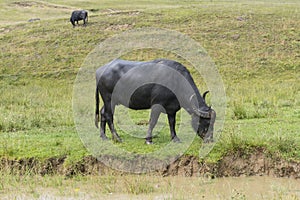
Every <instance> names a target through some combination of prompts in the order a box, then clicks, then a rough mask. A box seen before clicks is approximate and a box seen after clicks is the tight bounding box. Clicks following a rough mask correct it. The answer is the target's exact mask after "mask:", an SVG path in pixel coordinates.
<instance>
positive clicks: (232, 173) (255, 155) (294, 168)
mask: <svg viewBox="0 0 300 200" xmlns="http://www.w3.org/2000/svg"><path fill="white" fill-rule="evenodd" d="M65 162H66V158H65V157H62V158H50V159H46V160H44V161H39V160H36V159H34V158H28V159H19V160H11V159H6V158H2V159H1V163H0V171H5V172H9V173H16V174H25V173H27V174H28V173H30V174H39V175H52V174H53V175H54V174H59V175H64V176H68V177H69V176H74V175H79V174H80V175H107V174H114V175H118V174H119V175H122V174H126V172H121V171H116V170H112V169H111V168H110V167H108V166H106V165H104V164H103V163H102V162H100V161H98V160H97V159H96V158H94V157H92V156H87V157H85V158H84V159H83V160H81V161H80V162H77V163H75V164H72V165H66V164H65ZM154 162H155V161H154ZM156 162H159V161H156ZM152 164H153V163H152ZM151 173H152V174H157V175H160V176H185V177H211V178H216V177H239V176H254V175H256V176H264V175H268V176H272V177H291V178H296V179H299V178H300V162H295V161H286V160H283V159H279V158H270V157H269V156H267V155H266V154H265V153H264V151H263V150H262V149H257V150H255V151H254V152H252V153H251V154H248V155H245V154H243V153H241V152H240V151H237V152H235V153H230V154H228V155H226V156H224V157H223V159H221V160H220V161H219V162H218V163H214V164H211V163H207V162H204V161H199V159H198V157H194V156H182V157H180V158H178V159H176V160H175V161H173V162H172V163H171V164H166V165H163V166H162V167H161V168H160V169H159V170H156V171H154V172H151Z"/></svg>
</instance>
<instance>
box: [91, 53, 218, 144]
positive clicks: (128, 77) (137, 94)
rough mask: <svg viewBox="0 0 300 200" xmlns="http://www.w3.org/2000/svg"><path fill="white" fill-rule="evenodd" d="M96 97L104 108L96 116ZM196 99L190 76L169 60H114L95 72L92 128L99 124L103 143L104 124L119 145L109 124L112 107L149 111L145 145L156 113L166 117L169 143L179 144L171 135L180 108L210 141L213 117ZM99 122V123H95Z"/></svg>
mask: <svg viewBox="0 0 300 200" xmlns="http://www.w3.org/2000/svg"><path fill="white" fill-rule="evenodd" d="M99 94H100V95H101V97H102V99H103V102H104V106H103V107H102V108H101V111H100V113H99ZM206 94H207V92H204V94H203V96H201V95H200V93H199V91H198V89H197V87H196V84H195V83H194V80H193V78H192V76H191V75H190V72H189V71H188V70H187V69H186V68H185V67H184V66H183V65H182V64H180V63H178V62H176V61H173V60H166V59H158V60H153V61H149V62H136V61H126V60H120V59H116V60H113V61H112V62H110V63H108V64H106V65H104V66H102V67H100V68H99V69H98V70H97V71H96V113H95V124H96V127H98V124H99V121H100V136H101V138H102V139H104V140H106V139H107V137H106V135H105V125H106V123H107V124H108V126H109V128H110V131H111V133H112V135H113V139H114V140H116V141H119V142H121V141H122V140H121V138H120V137H119V135H118V134H117V132H116V130H115V128H114V124H113V113H114V109H115V106H116V105H118V104H122V105H124V106H126V107H129V108H131V109H135V110H141V109H151V115H150V122H149V129H148V133H147V135H146V143H147V144H151V143H152V130H153V128H154V126H155V124H156V123H157V119H158V117H159V115H160V113H161V112H162V113H166V114H167V115H168V120H169V125H170V132H171V139H172V140H173V141H174V142H179V141H180V140H179V138H178V137H177V135H176V132H175V119H176V112H177V111H178V110H179V109H180V108H181V107H183V108H184V109H185V110H186V111H187V112H188V113H189V114H190V115H191V116H192V127H193V128H194V130H195V132H196V133H197V134H198V135H199V136H200V137H201V138H203V139H204V142H211V141H213V127H214V123H215V119H216V113H215V111H214V110H213V109H211V108H210V107H209V106H207V104H206V102H205V95H206ZM99 118H100V119H99Z"/></svg>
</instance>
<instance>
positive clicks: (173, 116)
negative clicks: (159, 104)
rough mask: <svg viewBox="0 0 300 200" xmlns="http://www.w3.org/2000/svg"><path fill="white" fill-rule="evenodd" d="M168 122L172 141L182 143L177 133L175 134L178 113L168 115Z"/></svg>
mask: <svg viewBox="0 0 300 200" xmlns="http://www.w3.org/2000/svg"><path fill="white" fill-rule="evenodd" d="M168 121H169V126H170V132H171V139H172V141H173V142H180V139H179V138H178V137H177V135H176V132H175V124H176V113H173V114H168Z"/></svg>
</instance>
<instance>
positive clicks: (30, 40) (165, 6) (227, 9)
mask: <svg viewBox="0 0 300 200" xmlns="http://www.w3.org/2000/svg"><path fill="white" fill-rule="evenodd" d="M0 5H1V7H0V11H1V13H2V15H3V16H6V17H5V18H3V19H2V20H1V22H0V48H1V53H0V59H1V63H0V85H1V87H0V94H1V95H0V158H1V157H2V158H9V159H20V158H37V159H41V160H44V159H47V158H51V157H67V161H68V162H67V163H69V164H72V163H74V162H77V161H80V160H81V159H82V158H83V157H84V156H86V155H90V152H88V151H87V150H86V149H85V147H84V146H83V144H82V142H81V140H80V138H79V136H78V134H77V132H76V129H75V125H74V121H73V111H72V95H73V84H74V81H75V78H76V74H77V72H78V70H79V69H80V67H81V65H82V63H83V62H84V59H85V57H86V56H87V55H88V53H89V52H91V51H92V50H93V49H94V48H95V47H96V45H97V44H99V43H100V42H102V41H104V40H105V39H108V38H110V37H111V36H113V35H115V34H119V33H121V32H123V31H127V30H131V29H135V28H144V27H156V28H164V29H170V30H176V31H179V32H181V33H183V34H185V35H187V36H189V37H191V38H192V39H194V40H196V41H197V42H198V43H200V44H201V45H202V46H203V47H204V48H205V49H206V51H207V52H208V54H209V55H210V57H211V58H212V59H213V60H214V62H215V64H216V66H217V69H218V71H219V73H220V75H221V77H222V79H223V82H224V86H225V90H226V95H227V108H226V120H225V125H224V130H223V132H222V134H221V137H220V139H219V141H218V142H217V144H216V145H215V147H214V149H213V150H212V152H211V153H210V154H209V155H208V156H207V157H205V158H204V159H206V160H207V161H208V162H217V161H218V160H220V159H221V158H222V157H223V156H224V155H225V154H227V153H230V152H234V151H237V150H243V151H244V152H245V153H247V152H249V151H250V152H251V150H252V149H255V148H257V147H259V148H261V147H263V148H264V149H266V152H267V153H268V155H269V156H271V157H272V156H274V157H280V158H283V159H286V160H295V161H298V162H299V161H300V131H299V130H300V101H299V99H300V81H299V74H300V40H299V39H300V35H299V33H300V12H299V11H300V3H299V2H298V1H296V0H290V1H288V2H286V3H282V2H281V1H267V0H264V1H263V0H262V1H237V0H236V1H228V2H227V1H214V0H212V1H167V0H166V1H164V0H158V1H130V3H129V2H127V1H118V0H114V1H87V2H85V3H83V2H82V1H79V0H78V1H77V0H73V1H70V0H67V1H59V0H51V1H16V2H13V1H5V0H1V1H0ZM76 8H82V9H87V10H89V14H90V16H89V22H88V25H87V26H86V27H83V26H79V27H76V28H72V26H71V24H70V23H69V17H70V13H71V11H72V10H74V9H76ZM32 18H40V20H39V21H35V22H32V23H30V22H27V21H28V20H29V19H32ZM158 57H167V58H172V59H178V57H176V55H173V54H172V53H170V52H164V51H162V50H156V49H146V50H136V51H133V52H128V54H126V55H123V56H122V58H127V59H131V60H151V59H155V58H158ZM187 65H188V64H187ZM187 67H188V68H190V69H191V66H187ZM192 74H193V76H195V77H196V78H195V79H196V83H197V85H198V86H199V89H200V91H205V90H206V87H205V84H203V83H202V82H201V80H202V79H201V77H200V76H199V74H197V73H196V72H192ZM211 95H213V94H211ZM132 115H133V118H137V120H138V121H145V120H146V121H147V117H148V113H145V112H144V114H140V113H138V112H132ZM91 120H93V119H91ZM94 130H95V133H96V132H97V131H98V130H96V129H94ZM145 134H146V133H145ZM107 135H109V136H110V133H109V131H108V134H107ZM120 135H121V137H123V139H124V141H125V142H124V143H123V144H121V145H119V146H121V147H123V148H125V149H126V150H127V151H131V152H139V153H147V152H151V151H154V150H155V149H156V148H160V146H162V145H165V144H166V143H168V142H169V139H170V138H169V131H168V128H165V129H164V130H163V131H162V132H161V133H160V135H159V136H158V138H156V139H155V140H156V144H155V145H153V146H151V147H149V146H145V145H144V144H143V141H142V140H138V139H135V138H132V137H129V136H126V135H122V132H120ZM179 137H180V135H179ZM201 143H202V142H201V140H200V139H198V138H196V139H195V140H194V141H193V143H192V145H191V146H190V148H189V149H188V150H187V151H186V152H185V154H188V155H194V156H198V153H199V146H200V145H201Z"/></svg>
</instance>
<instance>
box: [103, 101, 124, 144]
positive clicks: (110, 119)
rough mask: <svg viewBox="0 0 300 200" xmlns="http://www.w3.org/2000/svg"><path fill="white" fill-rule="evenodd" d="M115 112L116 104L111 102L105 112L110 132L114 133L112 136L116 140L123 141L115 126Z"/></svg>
mask: <svg viewBox="0 0 300 200" xmlns="http://www.w3.org/2000/svg"><path fill="white" fill-rule="evenodd" d="M113 112H114V106H111V105H110V104H109V106H105V114H104V115H105V120H106V122H107V124H108V127H109V129H110V132H111V134H112V138H113V140H114V141H116V142H122V139H121V138H120V136H119V135H118V133H117V131H116V129H115V126H114V122H113V121H114V120H113Z"/></svg>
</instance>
